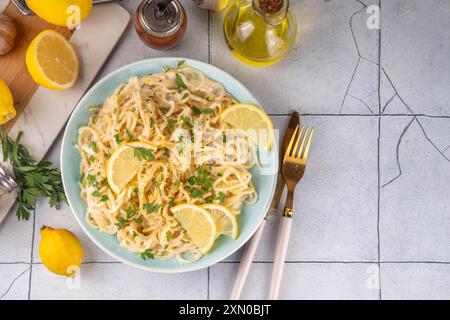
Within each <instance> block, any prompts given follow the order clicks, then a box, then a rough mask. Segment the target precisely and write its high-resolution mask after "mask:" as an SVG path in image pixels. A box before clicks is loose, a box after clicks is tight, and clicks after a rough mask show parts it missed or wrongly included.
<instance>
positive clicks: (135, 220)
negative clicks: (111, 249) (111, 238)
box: [134, 217, 142, 224]
mask: <svg viewBox="0 0 450 320" xmlns="http://www.w3.org/2000/svg"><path fill="white" fill-rule="evenodd" d="M134 222H136V223H137V224H141V223H142V217H139V218H137V219H134Z"/></svg>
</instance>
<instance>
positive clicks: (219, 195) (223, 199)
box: [214, 192, 225, 202]
mask: <svg viewBox="0 0 450 320" xmlns="http://www.w3.org/2000/svg"><path fill="white" fill-rule="evenodd" d="M214 200H218V201H219V202H224V201H225V193H223V192H219V194H218V195H217V196H216V197H215V198H214Z"/></svg>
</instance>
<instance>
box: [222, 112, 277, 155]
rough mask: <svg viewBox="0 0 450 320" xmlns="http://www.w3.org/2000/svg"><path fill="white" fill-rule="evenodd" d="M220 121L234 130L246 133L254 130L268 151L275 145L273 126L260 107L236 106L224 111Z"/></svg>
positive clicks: (257, 138)
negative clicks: (237, 129)
mask: <svg viewBox="0 0 450 320" xmlns="http://www.w3.org/2000/svg"><path fill="white" fill-rule="evenodd" d="M219 119H220V121H221V122H222V123H227V124H229V125H230V126H231V127H233V128H239V129H242V130H244V131H249V130H254V133H255V134H256V137H255V135H253V134H251V135H250V136H251V137H254V138H256V140H257V141H255V142H256V143H258V144H259V145H260V146H261V147H263V148H265V149H266V150H267V149H269V148H270V147H271V146H272V143H273V124H272V121H271V120H270V118H269V116H268V115H267V113H265V112H264V110H263V109H261V108H260V107H258V106H255V105H252V104H243V103H239V104H234V105H232V106H230V107H228V108H226V109H225V110H223V111H222V112H221V113H220V115H219Z"/></svg>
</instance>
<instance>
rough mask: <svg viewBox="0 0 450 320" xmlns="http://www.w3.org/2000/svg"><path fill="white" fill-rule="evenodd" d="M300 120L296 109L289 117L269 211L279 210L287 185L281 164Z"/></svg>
mask: <svg viewBox="0 0 450 320" xmlns="http://www.w3.org/2000/svg"><path fill="white" fill-rule="evenodd" d="M299 122H300V121H299V116H298V113H297V112H295V111H294V112H293V113H292V115H291V118H290V119H289V124H288V126H287V128H286V132H285V133H284V138H283V144H282V145H281V150H280V161H279V165H278V177H277V186H276V188H275V194H274V195H273V198H272V203H271V204H270V211H269V213H270V212H274V211H276V210H277V208H278V204H279V203H280V199H281V195H282V194H283V191H284V187H285V185H286V183H285V182H284V179H283V177H282V176H281V164H282V163H283V158H284V154H285V153H286V149H287V147H288V145H289V141H291V138H292V135H293V134H294V131H295V128H296V127H297V125H298V124H299ZM266 217H267V216H266Z"/></svg>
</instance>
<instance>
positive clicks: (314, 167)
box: [230, 116, 378, 261]
mask: <svg viewBox="0 0 450 320" xmlns="http://www.w3.org/2000/svg"><path fill="white" fill-rule="evenodd" d="M283 121H284V122H285V121H286V118H284V120H282V121H280V122H283ZM301 121H302V122H303V123H304V124H306V125H308V126H312V127H314V128H315V129H316V132H315V136H314V140H313V144H312V146H311V151H310V159H309V163H308V167H307V170H306V173H305V176H304V178H303V179H302V182H301V184H300V185H299V186H298V188H297V189H296V196H295V201H294V218H293V219H294V224H293V229H292V230H293V232H292V235H291V240H290V244H289V250H288V253H287V259H288V260H290V261H298V260H303V261H304V260H308V261H376V260H377V208H378V205H377V194H378V191H377V173H378V171H377V161H378V160H377V138H378V120H377V119H376V118H374V117H342V116H322V117H321V116H318V117H311V116H305V117H302V118H301ZM330 132H332V133H333V134H330ZM356 137H357V138H356ZM362 173H363V174H362ZM266 228H267V230H266V231H267V232H266V233H265V234H264V236H263V239H262V242H261V247H260V250H259V251H258V253H257V255H256V259H257V260H258V261H272V259H273V252H274V249H275V241H276V230H277V228H278V219H277V218H273V219H271V220H270V221H269V222H268V225H267V226H266ZM230 259H231V260H232V261H236V260H239V254H237V255H234V256H232V257H231V258H230Z"/></svg>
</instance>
